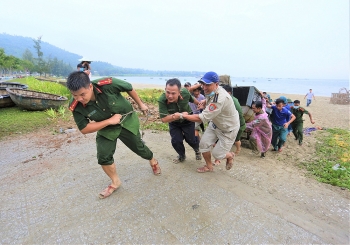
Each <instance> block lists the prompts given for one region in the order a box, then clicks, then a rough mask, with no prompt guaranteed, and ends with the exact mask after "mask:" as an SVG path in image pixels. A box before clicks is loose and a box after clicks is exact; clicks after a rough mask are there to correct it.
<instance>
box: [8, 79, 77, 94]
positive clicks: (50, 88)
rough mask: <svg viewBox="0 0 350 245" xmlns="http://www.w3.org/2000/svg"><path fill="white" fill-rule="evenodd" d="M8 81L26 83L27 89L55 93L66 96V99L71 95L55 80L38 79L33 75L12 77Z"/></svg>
mask: <svg viewBox="0 0 350 245" xmlns="http://www.w3.org/2000/svg"><path fill="white" fill-rule="evenodd" d="M10 82H19V83H22V84H26V85H28V90H34V91H38V92H43V93H49V94H57V95H60V96H64V97H67V98H68V99H70V98H71V97H72V96H71V93H70V92H69V90H68V88H67V87H65V86H63V85H61V84H59V83H56V82H47V81H39V80H37V79H35V78H34V77H25V78H19V79H14V80H11V81H10Z"/></svg>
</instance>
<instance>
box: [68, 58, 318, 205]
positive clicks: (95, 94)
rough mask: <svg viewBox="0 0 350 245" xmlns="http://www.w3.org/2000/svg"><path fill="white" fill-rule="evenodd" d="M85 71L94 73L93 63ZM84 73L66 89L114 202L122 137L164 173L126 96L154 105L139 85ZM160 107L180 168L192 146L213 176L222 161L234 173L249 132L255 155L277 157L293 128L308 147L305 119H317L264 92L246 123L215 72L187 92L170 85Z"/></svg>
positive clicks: (297, 104) (202, 170) (178, 85)
mask: <svg viewBox="0 0 350 245" xmlns="http://www.w3.org/2000/svg"><path fill="white" fill-rule="evenodd" d="M81 65H82V66H85V67H87V68H88V70H89V63H86V61H82V63H81ZM77 70H78V71H76V72H73V73H71V74H70V75H69V77H68V79H67V87H68V89H69V90H70V92H71V93H72V96H73V99H72V101H71V102H70V105H69V109H70V110H71V111H72V113H73V117H74V120H75V122H76V124H77V126H78V128H79V130H80V131H81V132H82V133H83V134H88V133H93V132H97V134H96V148H97V159H98V164H100V165H101V167H102V169H103V171H104V172H105V173H106V175H107V176H108V177H109V178H110V179H111V184H110V185H108V186H107V188H105V189H104V190H103V191H102V192H101V193H100V194H99V197H100V198H106V197H108V196H110V195H111V194H112V193H113V192H114V191H115V190H116V189H117V188H118V187H119V186H120V185H121V181H120V179H119V176H118V174H117V171H116V164H115V160H114V158H113V155H114V153H115V150H116V144H117V139H120V140H121V141H122V142H123V143H124V144H125V145H126V146H127V147H128V148H129V149H130V150H132V151H133V152H134V153H136V154H137V155H139V156H140V157H142V158H144V159H147V160H149V163H150V165H151V168H152V171H153V174H155V175H160V174H161V169H160V166H159V163H158V161H157V160H156V158H155V157H154V155H153V152H152V151H151V150H150V149H149V148H148V147H147V146H146V145H145V144H144V142H143V141H142V139H141V135H140V132H139V129H140V125H139V120H138V116H137V114H136V113H135V111H134V110H133V107H132V106H131V104H130V102H129V101H128V100H127V99H125V98H124V97H123V96H122V95H121V92H126V93H128V95H129V96H130V97H131V98H132V99H133V100H134V101H135V102H136V103H137V104H138V106H139V108H140V110H141V111H142V112H144V113H147V111H148V107H147V106H146V105H145V104H144V103H143V102H142V101H141V100H140V98H139V96H138V95H137V93H136V91H135V90H134V89H133V88H132V85H131V84H130V83H128V82H126V81H123V80H119V79H116V78H105V79H100V80H95V81H91V79H90V78H89V75H90V74H91V72H90V73H89V72H86V70H85V68H83V69H81V68H80V67H77ZM289 101H290V102H291V100H289ZM309 104H310V103H309V102H308V105H309ZM158 105H159V115H160V119H161V121H162V122H163V123H168V124H169V132H170V136H171V144H172V147H173V148H174V150H175V151H176V153H177V154H178V156H177V157H176V159H174V160H173V162H174V163H180V162H183V161H185V160H186V151H185V146H184V140H185V141H186V142H187V144H188V145H189V146H191V148H192V149H193V151H194V154H195V158H196V160H202V157H203V158H204V161H205V165H204V166H203V167H200V168H197V172H199V173H205V172H212V171H213V169H214V165H217V164H219V163H220V161H221V160H226V170H230V169H231V168H232V165H233V161H234V157H235V155H237V154H239V153H240V151H241V137H242V134H243V133H246V134H248V135H249V136H250V137H249V143H250V146H251V148H252V154H254V155H255V154H256V155H260V157H266V153H267V151H268V150H269V148H270V146H271V145H272V150H273V151H277V152H281V151H282V149H283V146H284V145H285V142H286V137H287V135H288V132H289V131H288V128H290V129H291V131H292V132H293V134H294V136H295V139H296V140H299V145H302V142H303V132H302V130H303V119H302V118H303V114H308V115H309V117H310V121H311V123H314V121H313V119H312V116H311V113H310V112H308V111H307V110H305V109H304V108H303V107H300V101H298V100H295V101H294V103H291V104H290V105H288V99H287V98H285V97H284V96H282V97H280V98H278V99H276V101H275V102H272V100H271V98H270V97H269V95H267V94H266V93H260V99H257V100H256V101H253V102H252V105H251V109H252V111H253V112H254V119H253V120H252V121H250V122H246V121H245V119H244V116H243V112H242V108H241V105H240V103H239V101H238V99H237V98H235V97H234V96H233V95H232V87H231V86H230V85H223V86H221V85H220V83H219V76H218V74H217V73H215V72H207V73H206V74H205V75H204V76H203V77H202V78H201V79H200V80H199V81H198V83H196V84H194V85H193V86H192V85H191V84H190V83H185V85H184V87H182V85H181V82H180V80H179V79H177V78H173V79H169V80H168V81H167V82H166V85H165V92H164V93H163V94H162V95H161V96H160V97H159V99H158ZM267 108H270V111H271V113H270V114H267V113H266V111H267ZM205 125H206V127H205ZM200 132H201V133H200ZM233 148H235V151H234V152H233V151H232V149H233ZM212 158H213V159H214V161H212Z"/></svg>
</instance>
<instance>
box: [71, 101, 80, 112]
mask: <svg viewBox="0 0 350 245" xmlns="http://www.w3.org/2000/svg"><path fill="white" fill-rule="evenodd" d="M78 103H79V102H78V101H77V100H73V102H72V104H70V106H69V110H70V111H74V109H75V107H76V106H77V104H78Z"/></svg>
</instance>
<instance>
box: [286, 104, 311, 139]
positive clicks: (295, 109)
mask: <svg viewBox="0 0 350 245" xmlns="http://www.w3.org/2000/svg"><path fill="white" fill-rule="evenodd" d="M290 109H291V111H292V113H293V115H294V116H295V120H294V121H293V122H292V129H293V134H294V136H295V140H299V145H302V144H303V121H304V120H303V115H304V113H305V114H308V115H309V118H310V122H311V123H312V124H314V123H315V121H314V120H312V115H311V113H310V112H308V111H307V110H305V109H304V108H303V107H301V106H300V100H294V105H293V106H291V107H290Z"/></svg>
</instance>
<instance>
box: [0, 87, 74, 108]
mask: <svg viewBox="0 0 350 245" xmlns="http://www.w3.org/2000/svg"><path fill="white" fill-rule="evenodd" d="M6 90H7V92H8V93H9V94H10V97H11V99H12V101H13V102H14V103H15V104H16V105H17V106H19V107H21V108H23V109H26V110H30V111H43V110H47V109H50V108H52V109H58V108H59V107H60V106H62V105H64V103H66V102H67V100H68V99H67V98H66V97H64V96H60V95H56V94H49V93H43V92H38V91H33V90H23V89H17V88H6Z"/></svg>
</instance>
